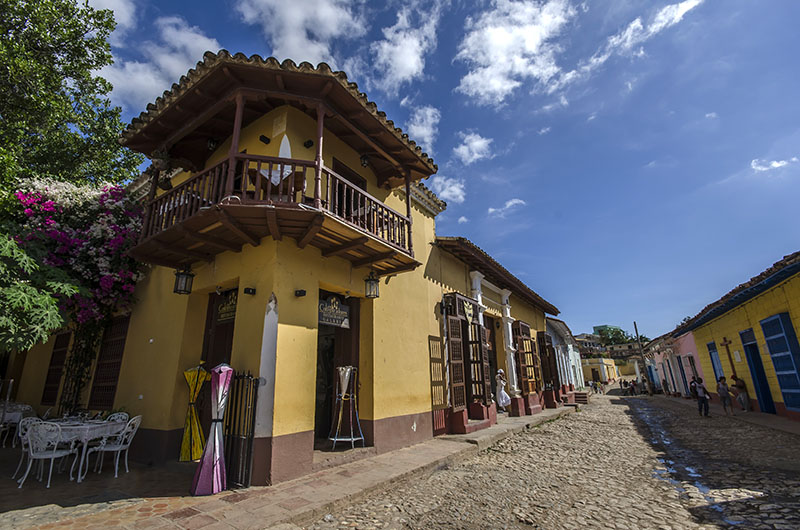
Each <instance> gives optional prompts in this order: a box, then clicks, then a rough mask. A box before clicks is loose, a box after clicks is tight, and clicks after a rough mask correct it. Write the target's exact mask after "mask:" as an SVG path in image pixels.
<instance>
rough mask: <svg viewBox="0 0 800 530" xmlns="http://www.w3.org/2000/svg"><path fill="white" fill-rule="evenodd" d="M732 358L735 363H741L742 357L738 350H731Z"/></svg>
mask: <svg viewBox="0 0 800 530" xmlns="http://www.w3.org/2000/svg"><path fill="white" fill-rule="evenodd" d="M733 358H734V359H736V362H737V363H740V362H742V355H741V354H740V353H739V350H733Z"/></svg>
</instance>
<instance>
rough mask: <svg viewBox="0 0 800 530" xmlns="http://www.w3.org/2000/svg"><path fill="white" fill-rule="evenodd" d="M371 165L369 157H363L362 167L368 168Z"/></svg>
mask: <svg viewBox="0 0 800 530" xmlns="http://www.w3.org/2000/svg"><path fill="white" fill-rule="evenodd" d="M368 165H369V157H368V156H367V155H361V167H367V166H368Z"/></svg>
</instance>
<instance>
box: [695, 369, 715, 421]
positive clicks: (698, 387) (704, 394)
mask: <svg viewBox="0 0 800 530" xmlns="http://www.w3.org/2000/svg"><path fill="white" fill-rule="evenodd" d="M694 390H695V395H696V396H697V412H698V413H699V414H700V415H701V416H708V402H709V400H710V399H711V396H710V395H709V393H708V390H707V389H706V385H704V384H703V379H702V378H700V377H699V378H697V379H694Z"/></svg>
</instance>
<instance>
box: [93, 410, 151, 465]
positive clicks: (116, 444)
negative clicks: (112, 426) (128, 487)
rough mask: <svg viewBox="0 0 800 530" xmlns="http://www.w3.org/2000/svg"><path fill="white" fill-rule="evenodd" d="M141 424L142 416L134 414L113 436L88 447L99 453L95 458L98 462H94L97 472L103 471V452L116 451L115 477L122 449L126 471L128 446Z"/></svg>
mask: <svg viewBox="0 0 800 530" xmlns="http://www.w3.org/2000/svg"><path fill="white" fill-rule="evenodd" d="M123 414H124V413H123ZM141 424H142V417H141V416H134V417H133V418H131V420H130V421H129V422H128V424H127V425H126V426H125V430H123V431H122V432H121V433H119V434H118V435H117V436H115V437H114V438H111V439H109V440H104V441H103V443H102V444H100V445H99V446H97V447H96V448H93V449H90V451H91V450H94V451H96V452H98V453H100V455H99V456H98V458H97V460H98V462H97V463H96V464H95V467H96V468H98V469H97V472H98V473H101V472H102V471H103V456H104V455H105V453H116V455H115V457H114V478H117V476H118V474H119V457H120V455H121V454H122V452H123V451H124V452H125V472H126V473H128V471H129V469H128V449H129V448H130V446H131V442H132V441H133V437H134V436H136V431H138V430H139V425H141ZM98 466H99V467H98Z"/></svg>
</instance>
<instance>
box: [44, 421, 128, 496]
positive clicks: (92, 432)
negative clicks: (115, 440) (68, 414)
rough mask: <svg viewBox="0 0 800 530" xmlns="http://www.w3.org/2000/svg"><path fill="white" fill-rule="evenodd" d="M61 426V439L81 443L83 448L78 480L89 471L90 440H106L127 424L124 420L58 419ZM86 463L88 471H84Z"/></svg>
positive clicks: (65, 441) (70, 442) (64, 441)
mask: <svg viewBox="0 0 800 530" xmlns="http://www.w3.org/2000/svg"><path fill="white" fill-rule="evenodd" d="M57 423H58V424H59V425H60V426H61V441H62V442H63V443H69V444H74V443H80V444H81V445H82V446H83V447H82V449H81V456H80V463H79V464H78V480H77V481H78V482H79V483H80V482H81V481H83V479H84V477H85V476H86V474H87V473H88V472H89V462H87V456H86V455H87V451H88V448H89V442H91V441H93V440H104V439H106V438H109V437H111V436H116V435H118V434H119V433H121V432H122V431H123V430H124V429H125V425H127V423H126V422H124V421H101V420H87V421H81V422H76V421H72V420H61V421H57ZM84 465H85V466H86V471H83V467H84ZM71 478H72V477H70V479H71Z"/></svg>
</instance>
